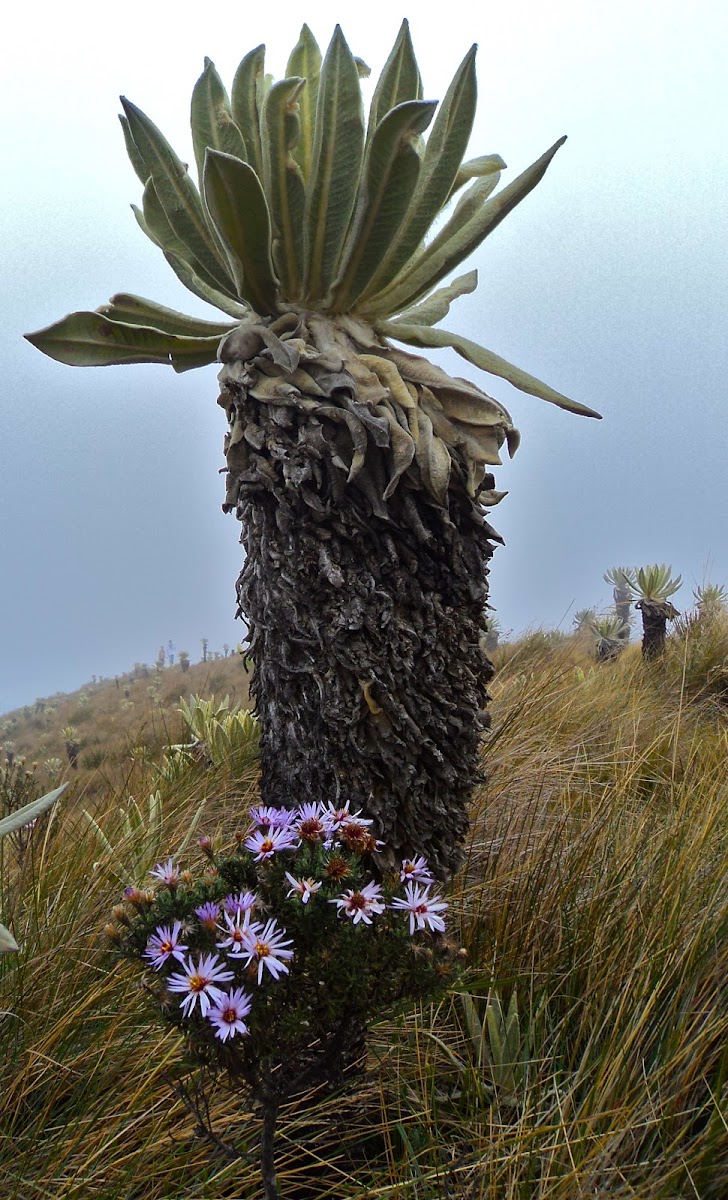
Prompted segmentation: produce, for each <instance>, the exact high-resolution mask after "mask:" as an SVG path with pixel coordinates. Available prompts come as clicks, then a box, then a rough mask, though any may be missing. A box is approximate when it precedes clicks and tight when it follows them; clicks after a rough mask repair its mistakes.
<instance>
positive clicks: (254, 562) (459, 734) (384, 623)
mask: <svg viewBox="0 0 728 1200" xmlns="http://www.w3.org/2000/svg"><path fill="white" fill-rule="evenodd" d="M248 370H249V368H248V367H246V366H244V365H243V364H242V363H240V362H237V363H232V364H231V365H230V366H229V367H228V368H225V369H224V370H223V372H222V373H221V381H222V383H223V391H222V395H221V399H220V403H221V404H223V406H224V407H225V408H226V410H227V413H228V417H229V419H230V421H231V426H232V429H233V435H232V437H231V438H230V439H229V442H228V446H227V451H228V467H229V474H228V490H227V499H226V505H225V507H226V508H227V509H231V508H235V511H236V515H237V517H238V519H239V520H240V521H241V522H242V526H243V531H242V535H241V540H242V542H243V545H244V547H245V564H244V566H243V569H242V571H241V574H240V577H239V579H238V603H239V614H240V615H244V616H245V618H246V619H247V622H248V625H249V629H250V635H249V636H250V655H251V657H252V659H253V663H254V679H253V684H252V693H253V695H254V698H255V702H256V709H257V713H258V716H259V718H260V721H261V801H262V803H264V804H274V805H278V804H281V805H286V806H293V805H297V804H302V803H306V802H310V801H322V802H333V803H336V804H339V805H343V804H345V803H346V802H350V803H351V807H352V809H359V808H361V809H363V810H364V812H365V813H366V814H367V815H369V816H371V817H373V818H375V822H376V834H377V837H378V838H380V839H381V840H382V841H383V842H384V843H385V844H386V848H387V853H389V854H390V856H391V855H392V854H393V855H394V857H395V858H401V857H403V856H406V855H411V854H415V853H420V854H424V855H426V857H427V858H428V860H429V862H430V864H431V866H432V868H433V869H434V870H435V871H436V872H437V873H438V874H439V875H441V876H446V875H447V874H449V873H450V872H452V871H454V870H455V869H457V867H458V866H459V865H460V862H461V859H462V843H463V840H464V837H465V833H466V830H467V827H468V803H469V800H470V795H471V791H472V787H473V784H474V782H476V781H477V779H478V777H479V776H478V747H479V739H480V734H481V731H482V729H483V728H484V727H485V725H486V723H487V717H486V714H485V711H484V709H485V704H486V701H487V691H486V688H487V683H488V680H489V679H490V677H491V675H492V667H491V664H490V662H489V660H488V659H487V657H486V656H485V655H484V653H483V650H482V648H481V636H482V635H483V633H484V631H485V615H484V614H485V603H486V599H487V594H488V592H487V563H488V560H489V559H490V557H491V554H492V551H493V540H494V539H497V534H495V533H494V531H493V530H492V529H491V527H490V526H489V525H488V524H487V522H486V521H485V519H484V516H483V511H482V509H481V507H480V505H479V504H478V503H477V502H476V501H474V500H473V499H471V497H470V496H469V495H468V492H467V490H466V487H465V484H464V482H463V479H462V477H461V476H460V475H459V474H456V473H454V474H453V477H452V478H451V482H450V486H449V488H448V491H447V495H446V498H445V502H444V504H442V505H441V504H438V503H437V502H436V501H435V500H434V499H433V498H432V497H431V496H429V495H428V493H427V492H426V491H425V490H424V489H423V488H422V487H421V486H420V485H419V484H418V481H417V478H416V476H414V477H413V476H411V475H410V474H406V475H403V476H402V477H401V478H400V479H399V482H398V486H397V487H396V489H395V490H394V492H393V494H391V495H390V496H389V497H388V499H387V502H386V504H384V503H383V502H382V499H381V497H382V494H383V493H384V491H385V488H386V481H387V478H388V477H389V476H391V454H390V450H389V448H388V447H386V446H379V445H376V444H375V442H374V440H373V439H369V440H368V442H367V445H366V450H365V458H364V463H363V468H362V470H361V471H360V473H359V475H358V479H357V482H356V485H353V484H352V483H351V482H347V470H348V468H349V466H350V460H351V457H352V446H351V441H350V427H349V428H347V424H343V423H342V422H340V421H338V420H336V419H327V417H326V416H324V415H318V416H316V415H313V416H312V415H311V413H310V412H306V411H302V410H301V407H300V406H299V405H298V404H293V405H291V404H290V402H289V403H286V399H285V397H283V396H282V401H281V403H280V404H279V403H274V402H272V401H271V400H270V399H266V400H265V401H259V400H257V399H256V398H255V397H254V396H253V395H252V394H251V393H252V391H253V390H256V389H255V388H254V387H251V386H249V385H248V383H247V381H248V379H249V374H248V373H247V372H248ZM321 382H322V380H321V378H320V377H319V383H321ZM329 404H331V401H329ZM327 411H329V412H330V411H331V410H330V409H329V410H327ZM236 430H238V431H242V430H244V431H245V432H244V435H243V436H242V437H241V436H240V435H239V434H238V435H237V440H234V439H235V438H236V433H235V431H236ZM388 456H390V457H389V458H388ZM388 473H389V474H388ZM490 483H491V486H492V480H491V481H490ZM497 540H500V539H497Z"/></svg>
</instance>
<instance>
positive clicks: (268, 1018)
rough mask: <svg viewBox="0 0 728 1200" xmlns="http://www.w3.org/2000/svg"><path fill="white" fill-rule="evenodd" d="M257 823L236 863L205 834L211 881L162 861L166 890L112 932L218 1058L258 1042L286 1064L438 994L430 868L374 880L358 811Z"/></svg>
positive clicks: (437, 912) (178, 1019) (278, 814)
mask: <svg viewBox="0 0 728 1200" xmlns="http://www.w3.org/2000/svg"><path fill="white" fill-rule="evenodd" d="M250 815H251V818H252V821H253V825H252V827H251V828H249V829H248V830H247V831H245V832H243V833H240V834H238V835H237V836H236V843H237V849H236V852H235V853H233V854H232V855H229V856H227V857H223V856H218V855H217V854H216V852H215V850H214V848H213V846H212V844H211V842H210V840H209V839H208V838H201V839H200V842H199V849H200V851H201V853H202V855H203V857H204V859H206V860H207V862H206V864H205V866H204V868H203V870H202V872H200V873H199V874H198V876H195V874H194V872H191V871H189V870H187V871H183V870H182V869H181V868H180V867H179V865H178V864H176V863H175V862H174V861H173V859H168V860H167V861H166V862H163V863H158V864H157V865H156V866H155V868H154V870H153V871H151V872H150V874H151V877H152V879H153V880H154V881H155V886H154V888H153V889H151V890H142V889H139V888H130V889H127V892H126V893H125V899H126V902H127V906H126V907H125V906H123V905H119V906H117V907H116V909H115V910H114V915H115V917H116V921H117V924H116V925H115V926H112V927H108V929H109V933H110V934H111V935H112V936H113V938H114V940H115V941H116V943H117V945H119V944H120V945H121V948H122V951H123V952H124V953H126V954H127V955H130V956H132V957H134V958H135V959H137V961H141V962H142V964H143V965H144V966H145V967H146V968H148V970H149V972H150V988H151V990H152V991H154V992H155V993H156V995H157V998H158V1000H159V1003H160V1006H161V1008H162V1011H163V1012H164V1013H165V1015H166V1016H167V1017H168V1019H170V1020H172V1021H174V1022H175V1023H177V1024H179V1025H181V1026H182V1027H183V1028H184V1029H185V1030H186V1032H187V1033H188V1034H189V1035H190V1036H191V1037H192V1038H193V1039H195V1038H196V1039H197V1044H198V1045H206V1046H207V1047H208V1051H209V1049H210V1048H211V1047H212V1048H214V1046H215V1045H218V1046H220V1045H221V1044H222V1045H224V1046H225V1047H227V1046H228V1045H229V1044H230V1043H234V1044H237V1042H238V1039H246V1038H250V1040H251V1041H254V1040H255V1037H256V1036H257V1037H258V1039H259V1040H260V1041H261V1043H263V1042H264V1043H265V1044H266V1045H268V1046H269V1047H270V1046H271V1044H272V1042H273V1041H276V1039H277V1043H276V1044H277V1052H278V1054H279V1057H281V1058H282V1059H285V1056H286V1054H288V1053H289V1048H290V1046H293V1045H295V1044H297V1043H296V1041H295V1039H296V1037H297V1036H301V1037H305V1041H306V1043H307V1044H308V1043H310V1041H311V1040H312V1036H313V1035H316V1034H318V1035H319V1036H325V1032H326V1027H327V1023H328V1026H329V1027H330V1026H331V1025H332V1023H333V1024H335V1023H336V1021H337V1020H339V1019H341V1018H342V1015H346V1014H349V1015H350V1014H351V1013H352V1012H354V1011H356V1013H357V1014H358V1015H359V1017H360V1018H361V1019H362V1020H366V1017H367V1016H368V1015H369V1013H370V1012H371V1011H372V1010H373V1009H375V1008H378V1007H379V1008H381V1007H383V1006H385V1005H386V1004H388V1003H391V1002H392V1001H393V1000H399V999H402V998H403V997H404V996H413V997H414V996H417V997H419V996H423V995H425V994H428V993H430V992H432V991H433V990H435V987H436V985H437V982H438V981H439V980H440V979H441V978H442V977H443V976H444V975H445V974H447V970H446V968H443V962H444V960H445V959H446V958H447V956H448V950H449V948H448V947H447V946H446V944H445V942H444V940H443V939H441V938H440V936H439V935H441V934H443V932H444V930H445V920H444V915H443V914H444V913H445V912H446V910H447V907H448V906H447V903H446V901H445V900H444V899H442V897H441V896H439V895H437V894H436V893H434V892H433V888H434V882H435V881H434V878H433V876H432V875H431V873H430V871H429V869H428V866H427V862H426V861H425V859H424V858H422V857H417V858H413V859H406V860H405V861H404V862H403V863H402V866H401V869H400V871H399V873H398V874H397V875H393V876H391V877H385V878H384V879H381V880H377V879H374V878H373V877H372V874H373V873H372V869H371V859H370V856H371V855H372V853H373V852H374V851H376V850H378V849H379V848H380V847H381V843H380V842H378V841H377V840H376V838H375V837H374V835H373V833H372V832H371V825H372V822H371V821H370V820H368V819H367V818H365V817H363V816H362V815H361V814H360V813H352V812H351V811H350V810H349V806H348V805H346V806H344V807H340V808H335V807H333V806H329V807H325V806H323V805H320V804H304V805H302V806H301V807H300V808H297V809H293V810H289V809H283V808H273V807H270V806H257V807H256V808H253V809H252V810H251V814H250ZM130 909H131V912H130V911H129V910H130ZM433 934H434V935H436V937H435V938H434V939H433V938H432V936H431V935H433ZM304 1030H305V1034H304V1033H303V1032H302V1031H304ZM250 1035H253V1036H252V1037H250ZM286 1039H288V1040H286ZM301 1044H302V1043H301ZM221 1052H222V1051H221Z"/></svg>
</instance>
